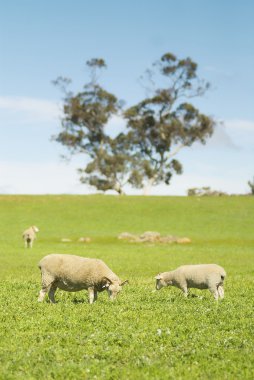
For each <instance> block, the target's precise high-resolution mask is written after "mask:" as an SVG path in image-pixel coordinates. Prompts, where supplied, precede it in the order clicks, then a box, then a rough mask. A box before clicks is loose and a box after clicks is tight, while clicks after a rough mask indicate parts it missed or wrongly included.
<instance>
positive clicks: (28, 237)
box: [22, 226, 39, 248]
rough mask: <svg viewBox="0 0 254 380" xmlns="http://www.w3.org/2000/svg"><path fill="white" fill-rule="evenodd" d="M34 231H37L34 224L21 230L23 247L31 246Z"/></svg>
mask: <svg viewBox="0 0 254 380" xmlns="http://www.w3.org/2000/svg"><path fill="white" fill-rule="evenodd" d="M36 232H39V229H38V228H37V227H36V226H31V227H29V228H28V229H27V230H25V231H24V232H23V235H22V237H23V240H24V242H25V248H32V246H33V242H34V240H35V239H36Z"/></svg>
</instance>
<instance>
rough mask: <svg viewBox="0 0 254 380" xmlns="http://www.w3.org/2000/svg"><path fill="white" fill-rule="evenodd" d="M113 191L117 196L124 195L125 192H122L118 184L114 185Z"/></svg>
mask: <svg viewBox="0 0 254 380" xmlns="http://www.w3.org/2000/svg"><path fill="white" fill-rule="evenodd" d="M114 190H115V191H116V192H117V193H118V194H119V195H125V192H124V191H123V189H122V187H121V186H120V185H119V183H116V184H115V185H114Z"/></svg>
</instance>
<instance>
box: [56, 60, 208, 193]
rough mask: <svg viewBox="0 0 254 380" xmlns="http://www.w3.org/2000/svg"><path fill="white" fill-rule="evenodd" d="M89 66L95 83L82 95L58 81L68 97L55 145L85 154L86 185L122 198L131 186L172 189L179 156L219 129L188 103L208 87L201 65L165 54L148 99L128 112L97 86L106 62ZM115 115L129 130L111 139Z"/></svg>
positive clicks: (150, 74) (150, 75) (150, 73)
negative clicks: (169, 186) (110, 126)
mask: <svg viewBox="0 0 254 380" xmlns="http://www.w3.org/2000/svg"><path fill="white" fill-rule="evenodd" d="M87 67H88V68H89V69H90V81H89V82H88V83H87V84H85V85H84V87H83V90H82V91H81V92H78V93H76V94H73V93H72V92H68V91H67V86H68V85H69V84H70V82H71V81H70V80H68V79H66V78H62V77H60V78H58V79H57V80H56V81H55V84H56V85H58V86H59V87H60V88H61V89H62V91H63V92H64V109H63V111H64V115H63V117H62V129H61V131H60V133H59V134H58V135H57V136H55V140H56V141H57V142H59V143H61V144H62V145H64V146H65V147H67V149H68V150H69V152H70V153H71V154H75V153H83V154H85V155H86V158H87V159H86V162H87V163H86V165H85V166H84V167H83V168H79V172H80V174H81V178H80V179H81V182H83V183H88V184H90V185H91V186H94V187H95V188H97V189H98V190H101V191H106V190H110V189H113V190H115V191H117V192H118V193H120V194H122V193H123V188H124V186H125V185H126V184H127V183H128V184H130V185H131V186H133V187H136V188H142V187H146V188H149V187H150V186H152V185H156V184H159V183H162V182H164V183H166V184H169V183H170V179H171V177H172V175H173V174H174V173H176V174H181V173H182V170H183V169H182V165H181V163H180V162H179V161H178V160H176V159H175V156H176V154H177V153H178V152H179V151H180V150H181V149H182V148H183V147H189V146H191V145H192V144H193V143H194V142H196V141H199V142H201V143H203V144H204V143H205V142H206V140H207V139H208V138H209V137H210V136H211V135H212V133H213V130H214V125H215V121H214V120H213V118H212V117H210V116H208V115H205V114H202V113H201V112H200V111H199V110H198V109H197V108H196V107H194V105H193V104H191V103H190V102H189V100H190V99H191V98H193V97H197V96H202V95H203V94H204V93H205V92H206V91H207V89H208V88H209V84H208V83H206V82H204V81H201V80H200V79H199V78H198V76H197V64H196V63H195V62H193V61H192V60H191V59H190V58H186V59H182V60H179V59H177V58H176V57H175V56H174V55H173V54H171V53H167V54H164V55H163V56H162V57H161V59H160V60H159V61H157V62H155V63H154V65H153V66H152V69H149V70H147V71H146V80H147V84H146V89H147V91H149V96H148V97H146V98H145V99H143V100H141V101H140V102H139V103H138V104H136V105H133V106H131V107H129V108H128V109H123V108H122V106H121V102H120V101H119V100H118V99H117V97H116V96H115V95H113V94H111V93H109V92H108V91H106V90H105V89H104V88H103V87H101V85H100V84H99V83H98V77H99V75H98V73H99V72H100V71H101V70H102V69H104V68H106V63H105V61H104V60H103V59H101V58H93V59H91V60H90V61H88V62H87ZM143 79H144V78H143ZM150 84H152V88H149V85H150ZM114 115H121V116H122V117H123V118H124V119H125V120H126V128H125V130H124V132H119V133H118V134H117V135H116V136H115V137H112V136H111V135H110V134H109V133H108V132H107V128H106V126H107V124H108V122H109V121H110V119H111V118H112V116H114Z"/></svg>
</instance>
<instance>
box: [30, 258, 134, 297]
mask: <svg viewBox="0 0 254 380" xmlns="http://www.w3.org/2000/svg"><path fill="white" fill-rule="evenodd" d="M38 266H39V268H40V270H41V280H42V289H41V291H40V294H39V298H38V301H39V302H42V301H43V299H44V297H45V295H46V294H47V293H48V296H49V300H50V302H52V303H55V297H54V295H55V291H56V289H57V288H59V289H62V290H65V291H67V292H76V291H80V290H83V289H87V290H88V296H89V303H90V304H92V303H93V302H94V301H96V300H97V293H98V292H102V291H104V290H107V292H108V295H109V298H110V300H112V301H113V300H114V299H115V298H116V296H117V294H118V293H119V292H120V291H121V290H122V286H123V285H125V284H126V283H128V280H126V281H124V282H122V281H121V280H120V279H119V277H118V276H117V275H116V274H115V273H114V272H112V270H111V269H109V267H108V266H107V265H106V264H105V263H104V262H103V261H102V260H99V259H89V258H84V257H80V256H75V255H65V254H57V253H55V254H51V255H48V256H45V257H43V259H42V260H41V261H40V262H39V264H38Z"/></svg>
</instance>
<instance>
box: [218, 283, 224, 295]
mask: <svg viewBox="0 0 254 380" xmlns="http://www.w3.org/2000/svg"><path fill="white" fill-rule="evenodd" d="M218 294H219V297H220V298H224V288H223V285H219V286H218Z"/></svg>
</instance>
